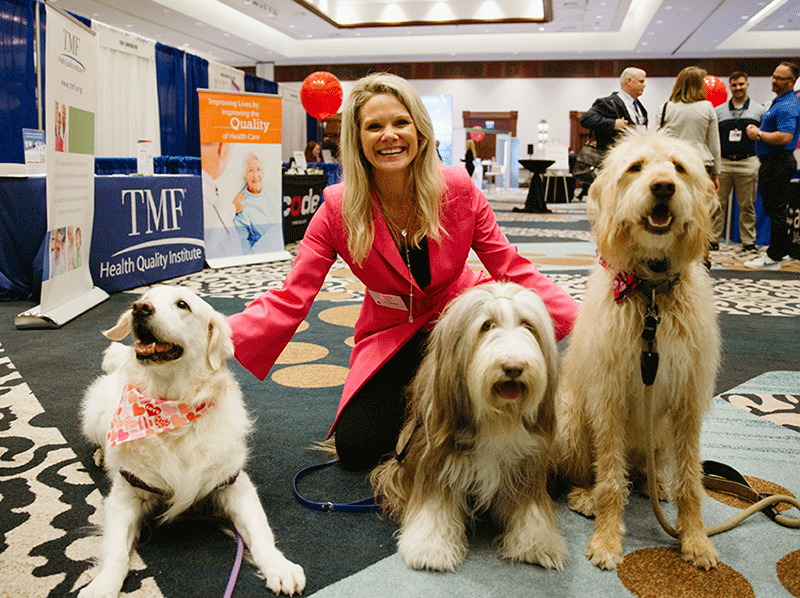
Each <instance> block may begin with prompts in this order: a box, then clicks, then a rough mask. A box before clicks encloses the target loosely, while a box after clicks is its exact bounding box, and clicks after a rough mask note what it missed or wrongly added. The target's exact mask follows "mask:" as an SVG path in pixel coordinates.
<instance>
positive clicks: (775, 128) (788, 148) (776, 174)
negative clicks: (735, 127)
mask: <svg viewBox="0 0 800 598" xmlns="http://www.w3.org/2000/svg"><path fill="white" fill-rule="evenodd" d="M798 74H800V67H798V66H797V65H796V64H794V63H793V62H781V63H780V64H779V65H778V66H777V67H775V70H774V71H773V72H772V91H773V92H775V95H776V96H777V97H776V98H775V99H774V100H772V104H771V105H770V107H769V108H768V109H767V111H766V112H765V113H764V115H763V116H762V117H761V124H760V126H756V125H748V126H747V129H746V132H747V136H748V137H749V138H750V139H753V140H754V141H755V150H756V156H758V158H759V159H760V160H761V167H760V168H759V170H758V190H759V191H760V192H761V203H762V204H763V205H764V211H765V212H766V214H767V216H768V217H769V224H770V236H769V247H767V253H766V254H765V255H763V256H760V257H758V258H755V259H753V260H750V261H747V262H745V263H744V265H745V267H746V268H753V269H758V270H780V268H781V260H783V258H784V257H786V256H787V255H788V254H789V246H790V245H791V239H790V237H789V224H788V222H787V221H786V217H787V215H788V212H789V197H790V194H791V183H790V181H791V180H792V177H793V176H794V174H795V172H796V171H797V160H795V157H794V153H793V152H794V150H795V148H796V147H797V143H798V140H800V99H798V97H797V96H796V95H795V94H794V91H793V90H794V84H795V83H796V82H797V76H798Z"/></svg>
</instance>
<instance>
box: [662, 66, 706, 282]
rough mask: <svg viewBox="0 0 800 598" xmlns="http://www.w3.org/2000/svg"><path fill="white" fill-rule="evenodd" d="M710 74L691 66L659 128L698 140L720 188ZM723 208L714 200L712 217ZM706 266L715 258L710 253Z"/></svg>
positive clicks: (667, 105)
mask: <svg viewBox="0 0 800 598" xmlns="http://www.w3.org/2000/svg"><path fill="white" fill-rule="evenodd" d="M706 75H708V72H706V70H705V69H701V68H700V67H696V66H687V67H686V68H685V69H683V70H682V71H681V72H680V73H678V77H677V79H675V85H673V87H672V95H670V97H669V101H668V102H665V103H664V105H663V106H662V108H661V117H660V119H661V120H660V124H659V127H658V128H659V129H664V130H665V131H666V132H668V133H670V134H671V135H673V136H675V137H680V138H681V139H686V140H688V141H691V142H692V143H694V145H695V146H696V147H697V149H698V150H699V151H700V155H701V156H702V157H703V163H704V164H705V166H706V171H707V172H708V176H710V177H711V180H712V181H714V188H715V189H716V190H717V191H719V169H720V162H721V159H722V157H721V153H720V144H719V124H718V121H717V112H716V111H715V110H714V106H713V105H712V104H711V102H709V101H708V100H706V90H705V87H704V85H703V79H704V78H705V77H706ZM720 211H721V209H720V205H719V201H718V200H716V201H715V202H714V207H713V208H712V210H711V216H712V219H713V218H714V217H716V215H717V214H718V213H719V212H720ZM709 249H714V250H716V249H719V239H714V240H713V241H712V242H711V245H710V247H709ZM705 262H706V267H709V268H710V267H711V261H710V260H709V259H708V256H706V260H705Z"/></svg>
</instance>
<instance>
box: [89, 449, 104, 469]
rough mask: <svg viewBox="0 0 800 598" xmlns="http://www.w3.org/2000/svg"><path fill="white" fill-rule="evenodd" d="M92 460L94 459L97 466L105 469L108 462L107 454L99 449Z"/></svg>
mask: <svg viewBox="0 0 800 598" xmlns="http://www.w3.org/2000/svg"><path fill="white" fill-rule="evenodd" d="M92 458H93V459H94V464H95V465H97V466H98V467H103V466H104V465H105V462H106V453H105V451H104V450H103V449H101V448H99V449H97V450H96V451H95V452H94V455H93V456H92Z"/></svg>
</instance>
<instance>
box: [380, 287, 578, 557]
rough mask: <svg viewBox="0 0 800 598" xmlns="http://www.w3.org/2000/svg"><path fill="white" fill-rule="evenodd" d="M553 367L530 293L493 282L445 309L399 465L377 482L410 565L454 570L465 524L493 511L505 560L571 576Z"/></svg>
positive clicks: (545, 327) (462, 550)
mask: <svg viewBox="0 0 800 598" xmlns="http://www.w3.org/2000/svg"><path fill="white" fill-rule="evenodd" d="M557 360H558V352H557V348H556V343H555V336H554V332H553V324H552V321H551V319H550V315H549V314H548V312H547V309H546V308H545V306H544V304H543V303H542V301H541V299H539V297H538V296H537V295H536V294H535V293H534V292H533V291H530V290H527V289H524V288H523V287H521V286H519V285H515V284H511V283H493V284H486V285H481V286H478V287H476V288H473V289H470V290H468V291H466V292H464V293H463V294H462V295H460V296H459V297H458V298H456V299H455V300H453V301H452V302H451V303H450V305H448V307H447V308H446V310H445V311H444V313H443V314H442V316H441V319H440V320H439V322H438V323H437V324H436V327H435V328H434V330H433V331H432V333H431V337H430V340H429V344H428V347H427V351H426V355H425V357H424V359H423V361H422V364H421V366H420V369H419V371H418V373H417V375H416V376H415V378H414V380H413V382H412V383H411V385H410V388H409V393H408V398H409V413H408V418H407V420H406V424H405V426H404V428H403V430H402V432H401V433H400V437H399V440H398V444H397V450H398V458H393V459H390V460H388V461H386V462H384V463H382V464H381V465H379V466H378V467H377V468H376V469H375V470H374V471H373V473H372V477H371V480H372V483H373V485H374V486H375V492H376V495H378V496H380V495H382V496H383V497H382V501H383V505H384V507H385V508H386V510H387V511H388V512H389V513H390V514H391V515H393V516H394V517H396V518H398V519H399V520H400V523H401V527H400V532H399V540H398V549H399V551H400V553H401V554H402V555H403V557H404V558H405V561H406V564H407V565H408V566H409V567H412V568H414V569H431V570H447V571H451V570H453V569H455V567H456V566H457V565H459V564H460V563H461V562H462V561H463V560H464V557H465V556H466V553H467V536H466V528H465V523H466V520H468V519H471V518H472V517H474V516H475V515H476V514H479V513H482V512H490V513H491V514H492V515H493V516H495V518H496V519H497V520H498V522H499V523H500V524H501V525H502V527H503V529H504V534H503V536H502V539H501V541H500V544H499V550H500V554H501V555H502V556H503V557H505V558H508V559H512V560H514V561H525V562H530V563H539V564H540V565H542V566H543V567H547V568H554V569H563V567H564V561H565V559H566V557H567V546H566V544H565V543H564V540H563V539H562V537H561V535H560V534H559V532H558V530H557V528H556V524H555V514H554V510H553V503H552V500H551V499H550V496H549V495H548V493H547V489H546V477H547V471H548V464H549V462H550V458H551V455H550V445H551V442H552V439H553V434H554V432H555V420H554V417H555V388H556V369H557Z"/></svg>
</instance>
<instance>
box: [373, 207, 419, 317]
mask: <svg viewBox="0 0 800 598" xmlns="http://www.w3.org/2000/svg"><path fill="white" fill-rule="evenodd" d="M378 205H379V206H380V208H381V213H382V214H383V219H384V220H385V221H386V223H387V224H390V225H391V228H390V229H389V233H390V234H391V235H392V238H394V237H395V233H394V230H399V231H400V236H402V237H403V241H402V243H401V242H400V240H399V239H395V241H396V242H397V243H398V246H399V245H402V247H403V249H404V250H405V258H406V267H407V268H408V276H409V279H410V280H409V285H408V321H409V322H413V321H414V275H413V274H412V273H411V259H410V257H409V253H408V243H409V240H408V227H409V226H410V225H411V219H412V218H413V217H414V214H415V213H416V211H417V210H416V208H417V204H416V203H415V204H414V207H413V208H412V209H411V212H410V213H409V214H408V220H407V221H406V225H405V227H404V228H400V227H399V226H398V225H397V224H396V223H395V221H394V220H392V219H391V218H389V215H388V214H387V213H386V210H384V208H383V203H382V202H381V201H380V199H379V200H378ZM398 248H399V247H398Z"/></svg>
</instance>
